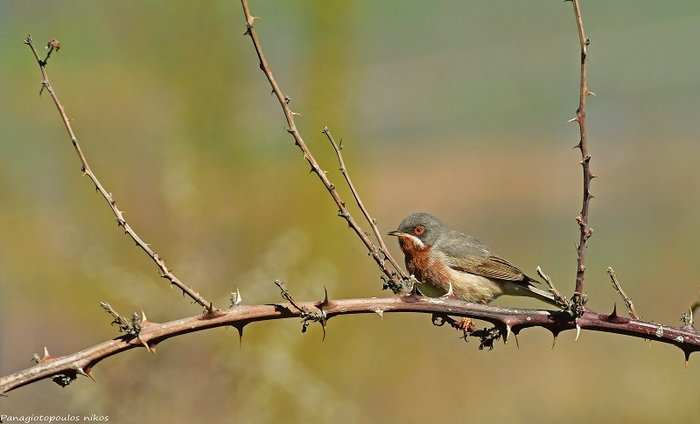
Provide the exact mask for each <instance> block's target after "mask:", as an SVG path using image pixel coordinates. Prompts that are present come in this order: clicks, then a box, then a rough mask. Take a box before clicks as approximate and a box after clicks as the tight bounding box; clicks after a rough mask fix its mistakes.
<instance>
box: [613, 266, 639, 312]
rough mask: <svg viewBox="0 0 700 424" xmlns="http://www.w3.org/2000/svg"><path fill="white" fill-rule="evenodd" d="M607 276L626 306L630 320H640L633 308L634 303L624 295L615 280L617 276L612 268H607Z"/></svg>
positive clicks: (620, 286)
mask: <svg viewBox="0 0 700 424" xmlns="http://www.w3.org/2000/svg"><path fill="white" fill-rule="evenodd" d="M608 275H609V276H610V281H611V282H612V285H613V287H614V288H615V291H616V292H617V293H618V294H619V295H620V296H621V297H622V300H623V301H624V302H625V305H626V306H627V312H628V313H629V314H630V316H631V317H632V318H634V319H637V320H638V319H641V317H640V316H639V314H638V313H637V310H636V309H635V308H634V303H632V299H631V298H630V297H629V296H627V293H625V291H624V290H623V289H622V285H620V282H619V281H618V280H617V275H616V274H615V270H614V269H612V267H608Z"/></svg>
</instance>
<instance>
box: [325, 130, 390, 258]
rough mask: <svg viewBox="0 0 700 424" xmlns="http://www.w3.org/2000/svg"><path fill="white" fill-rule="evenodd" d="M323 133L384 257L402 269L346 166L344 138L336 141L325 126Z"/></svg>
mask: <svg viewBox="0 0 700 424" xmlns="http://www.w3.org/2000/svg"><path fill="white" fill-rule="evenodd" d="M322 133H323V134H324V135H325V136H326V137H327V138H328V141H330V143H331V145H332V146H333V150H334V151H335V154H336V156H337V157H338V165H340V172H341V173H342V174H343V177H344V178H345V182H346V183H347V184H348V187H350V192H351V193H352V197H353V198H354V199H355V203H357V207H358V208H360V211H362V215H364V217H365V219H366V220H367V223H368V224H369V225H370V227H371V228H372V233H373V234H374V237H375V238H376V239H377V242H379V251H380V252H381V253H383V254H384V257H385V258H386V259H387V260H388V261H389V262H390V263H391V266H393V267H394V269H396V270H401V267H400V266H399V264H398V262H396V260H395V259H394V257H393V256H391V253H389V249H387V247H386V244H385V243H384V238H383V237H382V234H381V233H380V232H379V228H377V221H376V220H375V219H374V218H372V216H370V214H369V211H368V210H367V208H366V207H365V205H364V203H362V199H360V193H358V191H357V189H356V188H355V185H354V184H353V183H352V180H351V179H350V173H349V172H348V168H347V167H346V166H345V160H344V159H343V153H342V152H341V151H342V150H343V140H342V139H341V140H340V144H338V143H336V142H335V139H334V138H333V135H332V134H331V132H330V130H329V129H328V127H325V128H324V129H323V131H322ZM373 249H374V250H376V249H377V247H376V246H374V247H373Z"/></svg>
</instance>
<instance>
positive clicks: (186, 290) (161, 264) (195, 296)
mask: <svg viewBox="0 0 700 424" xmlns="http://www.w3.org/2000/svg"><path fill="white" fill-rule="evenodd" d="M24 44H26V45H28V46H29V48H30V49H31V50H32V53H33V54H34V58H35V59H36V62H37V64H38V65H39V70H40V71H41V77H42V81H41V91H40V92H39V94H41V93H42V92H43V91H44V90H46V91H48V93H49V94H50V95H51V98H52V99H53V102H54V104H55V105H56V108H57V109H58V113H59V115H60V116H61V120H63V124H64V125H65V127H66V130H67V131H68V135H69V136H70V140H71V142H72V143H73V148H74V149H75V153H76V154H77V155H78V159H80V164H81V166H82V168H81V169H82V171H83V175H87V176H88V178H90V180H91V181H92V183H93V184H94V185H95V188H96V189H97V191H99V192H100V194H101V195H102V197H103V198H104V199H105V201H106V202H107V204H108V205H109V207H110V209H112V213H114V216H115V218H116V219H117V225H119V226H120V227H122V228H123V229H124V232H125V233H126V234H127V235H128V236H129V237H131V239H132V240H133V241H134V242H135V243H136V245H137V246H138V247H140V248H141V250H143V251H144V252H146V254H147V255H148V256H149V257H150V258H151V259H152V260H153V262H155V264H156V265H157V266H158V268H159V270H160V276H161V277H163V278H165V279H167V280H168V281H170V284H171V285H174V286H177V288H179V289H180V290H182V293H183V294H185V295H187V296H189V297H190V298H192V300H194V301H195V302H197V303H198V304H199V305H201V306H203V307H205V308H208V307H211V303H210V302H209V301H208V300H206V299H204V298H203V297H202V296H200V294H199V293H198V292H196V291H194V290H193V289H192V288H191V287H190V286H188V285H186V284H185V283H183V282H182V281H180V280H179V279H178V278H177V277H176V276H175V275H174V274H173V273H172V271H170V270H169V269H168V267H167V266H166V265H165V261H164V260H163V258H161V257H160V256H159V255H158V254H157V253H156V252H155V251H154V250H153V249H151V247H150V246H149V245H148V243H146V242H144V241H143V240H142V239H141V237H139V235H138V234H137V233H136V231H134V229H133V228H131V226H130V225H129V223H128V222H126V219H125V218H124V212H123V211H121V210H119V209H118V208H117V203H116V201H115V200H114V197H113V196H112V193H110V192H108V191H107V190H106V189H105V188H104V186H103V185H102V183H100V180H98V179H97V176H96V175H95V173H94V172H92V169H90V165H89V164H88V162H87V159H86V157H85V154H83V150H82V149H81V148H80V144H78V139H77V137H76V136H75V132H74V131H73V128H72V126H71V124H70V119H69V118H68V115H67V114H66V110H65V109H64V108H63V105H62V104H61V102H60V101H59V100H58V96H57V95H56V91H55V90H54V89H53V87H52V86H51V83H50V82H49V77H48V74H47V72H46V62H47V61H48V60H49V56H50V55H51V53H52V52H53V51H54V50H58V48H60V43H58V41H57V40H51V41H50V42H49V44H48V49H49V50H48V53H47V54H46V58H45V59H43V60H42V59H41V58H40V57H39V53H38V52H37V50H36V48H35V47H34V43H33V41H32V37H31V36H27V38H26V39H25V40H24Z"/></svg>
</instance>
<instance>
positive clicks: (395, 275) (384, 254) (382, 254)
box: [241, 0, 408, 293]
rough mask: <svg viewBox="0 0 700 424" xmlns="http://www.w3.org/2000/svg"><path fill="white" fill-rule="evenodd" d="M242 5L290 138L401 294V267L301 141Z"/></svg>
mask: <svg viewBox="0 0 700 424" xmlns="http://www.w3.org/2000/svg"><path fill="white" fill-rule="evenodd" d="M241 5H242V6H243V13H244V15H245V21H246V31H245V35H248V36H250V40H251V41H252V43H253V47H254V48H255V53H256V54H257V56H258V60H259V61H260V70H262V72H263V73H264V74H265V77H266V78H267V81H268V82H269V83H270V87H271V88H272V93H273V94H274V95H275V96H276V97H277V100H278V101H279V104H280V107H281V108H282V112H283V113H284V117H285V119H286V120H287V125H288V128H287V132H288V133H289V134H291V136H292V137H293V138H294V144H295V145H296V146H298V147H299V150H301V152H302V153H303V155H304V159H306V161H307V162H308V163H309V165H311V172H313V173H315V174H316V175H317V176H318V178H319V179H320V180H321V183H322V184H323V186H324V187H325V188H326V190H327V191H328V193H329V194H330V196H331V197H332V198H333V201H334V202H335V204H336V205H337V206H338V215H339V216H340V217H342V218H343V219H345V221H346V222H347V223H348V225H349V226H350V228H352V230H353V231H354V232H355V234H357V236H358V237H359V238H360V240H362V243H364V245H365V247H366V248H367V250H368V251H369V254H370V255H371V256H372V258H373V259H374V261H375V262H376V263H377V265H378V266H379V268H380V269H381V270H382V272H383V273H384V274H385V276H386V277H387V278H388V280H387V285H386V286H387V287H388V288H390V289H392V290H393V291H394V292H395V293H398V292H399V291H401V290H402V285H403V284H402V282H403V281H405V280H407V279H408V276H407V275H406V274H405V273H404V272H403V271H402V270H401V268H400V267H398V266H397V265H396V264H395V261H393V260H390V264H391V265H392V268H393V269H390V268H389V267H388V266H387V264H386V261H387V260H389V256H388V251H387V250H385V249H377V248H376V246H375V245H374V243H372V240H370V238H369V236H368V235H367V234H366V233H365V232H364V231H363V230H362V227H360V225H359V224H358V223H357V221H355V219H354V218H353V217H352V215H351V214H350V211H349V210H348V208H347V207H346V205H345V202H344V201H343V199H342V198H341V196H340V194H339V193H338V191H337V190H336V187H335V185H334V184H333V183H332V182H331V181H330V179H328V176H327V175H326V172H325V171H323V170H322V169H321V166H320V165H319V164H318V162H317V161H316V158H315V157H314V155H313V154H312V153H311V150H309V148H308V146H307V145H306V143H305V142H304V139H303V138H302V136H301V133H300V132H299V129H298V128H297V125H296V121H295V118H294V117H295V116H296V115H298V113H296V112H293V111H292V109H291V108H290V107H289V103H290V99H289V97H287V96H286V95H285V94H284V93H283V92H282V89H281V88H280V86H279V84H278V83H277V80H276V79H275V77H274V76H273V75H272V68H271V67H270V65H269V64H268V63H267V59H266V58H265V54H264V53H263V50H262V46H261V44H260V39H259V38H258V34H257V32H256V31H255V27H254V26H253V23H254V22H255V20H256V19H257V18H256V17H254V16H252V15H251V13H250V8H249V7H248V1H247V0H241ZM376 234H377V235H378V239H379V241H380V244H381V245H382V246H383V245H384V242H383V241H381V235H380V234H379V232H377V233H376ZM397 280H400V281H397Z"/></svg>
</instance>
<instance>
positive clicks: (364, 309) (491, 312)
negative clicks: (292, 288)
mask: <svg viewBox="0 0 700 424" xmlns="http://www.w3.org/2000/svg"><path fill="white" fill-rule="evenodd" d="M312 310H318V311H319V313H320V315H321V316H322V317H323V322H321V324H322V325H324V328H325V325H326V322H327V320H328V319H330V318H332V317H335V316H341V315H354V314H368V313H376V314H379V315H382V316H383V315H384V314H385V313H395V312H413V313H425V314H433V315H435V314H437V315H450V316H460V317H467V318H474V319H478V320H483V321H487V322H489V323H492V324H494V325H495V327H496V328H497V329H498V331H500V334H501V335H502V336H503V337H504V339H505V338H506V337H507V335H508V334H510V333H511V332H512V333H513V334H518V333H519V332H520V331H521V330H523V329H525V328H530V327H542V328H546V329H547V330H549V331H551V332H552V334H553V335H554V336H555V337H556V336H557V335H558V334H559V333H560V332H562V331H566V330H571V329H575V328H576V326H577V325H578V327H580V328H581V329H585V330H593V331H601V332H605V333H615V334H624V335H627V336H632V337H637V338H642V339H647V340H655V341H659V342H662V343H667V344H672V345H675V346H677V347H679V348H680V349H681V350H682V351H683V352H684V354H685V357H686V360H688V358H689V357H690V354H691V353H693V352H696V351H698V350H700V333H698V332H697V331H695V330H694V329H693V328H692V327H690V326H686V327H671V326H666V325H660V324H656V323H653V322H648V321H641V320H635V319H629V318H626V317H621V316H618V315H617V314H616V313H615V312H613V313H612V314H610V315H608V314H599V313H597V312H593V311H590V310H586V311H585V312H584V313H583V314H582V315H581V316H580V317H578V318H577V319H576V322H574V320H573V318H572V317H571V315H569V314H568V313H566V312H562V311H550V310H534V309H508V308H499V307H494V306H488V305H480V304H474V303H466V302H464V301H461V300H457V299H443V298H428V297H423V296H417V295H406V296H399V297H391V298H380V299H378V298H368V299H342V300H328V299H324V300H322V301H317V302H294V303H293V304H292V303H278V304H266V305H254V306H248V305H234V306H232V307H231V308H230V309H228V310H217V311H213V312H209V313H205V314H201V315H195V316H191V317H187V318H182V319H178V320H174V321H170V322H166V323H155V322H150V321H148V320H147V319H145V316H144V317H143V320H142V322H141V328H140V332H139V333H138V336H136V337H132V338H130V339H128V338H127V337H126V336H122V337H117V338H114V339H112V340H109V341H105V342H103V343H100V344H97V345H95V346H92V347H89V348H87V349H84V350H81V351H80V352H76V353H73V354H69V355H65V356H51V355H50V354H49V353H48V351H46V350H45V352H44V355H43V356H42V357H38V356H37V357H36V360H37V362H38V363H37V364H36V365H34V366H33V367H30V368H27V369H25V370H22V371H19V372H16V373H14V374H10V375H7V376H5V377H2V378H0V394H2V393H7V392H9V391H11V390H14V389H17V388H19V387H22V386H24V385H27V384H30V383H33V382H36V381H39V380H44V379H47V378H51V379H52V380H54V381H55V382H57V383H59V384H61V385H67V384H68V383H70V382H71V381H72V380H74V379H75V378H77V376H78V374H80V375H84V376H89V377H91V370H92V368H93V367H94V366H95V365H96V364H97V363H99V362H100V361H102V360H103V359H106V358H109V357H110V356H113V355H116V354H118V353H121V352H124V351H127V350H131V349H133V348H137V347H146V348H147V349H148V350H149V351H151V352H155V347H156V345H157V344H158V343H160V342H162V341H164V340H167V339H169V338H171V337H176V336H180V335H183V334H187V333H193V332H197V331H202V330H207V329H210V328H217V327H225V326H233V327H236V328H237V329H238V330H239V332H241V334H242V331H243V327H245V326H246V325H248V324H249V323H252V322H258V321H268V320H275V319H283V318H293V317H304V315H305V314H306V315H307V316H308V315H309V314H310V312H309V311H312ZM306 319H307V320H308V317H307V318H306ZM306 325H307V324H305V326H306Z"/></svg>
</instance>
